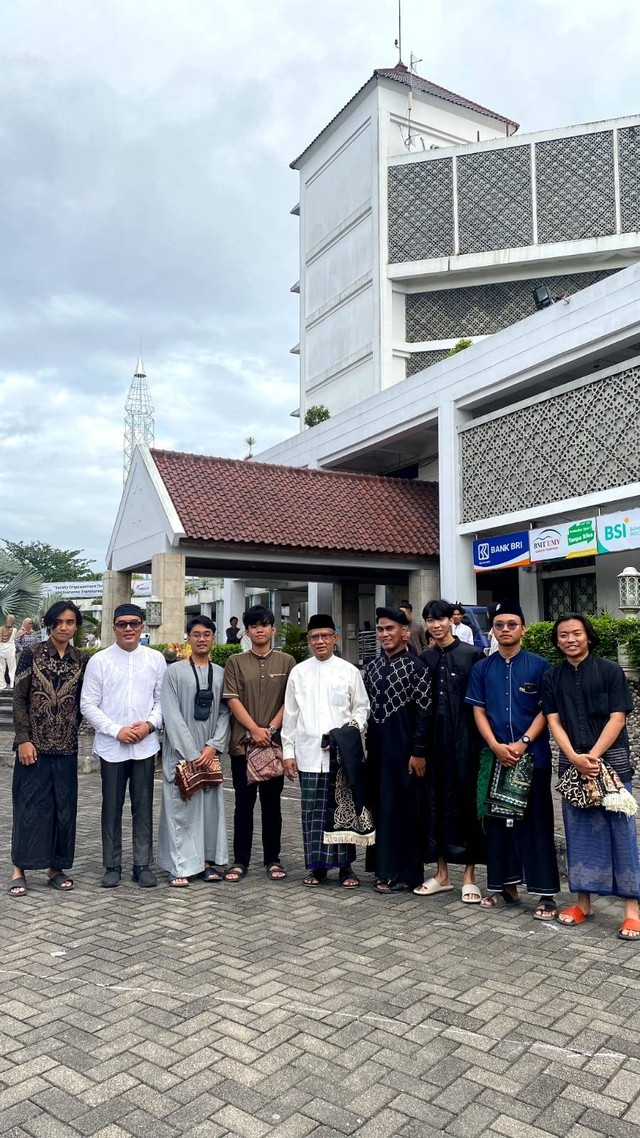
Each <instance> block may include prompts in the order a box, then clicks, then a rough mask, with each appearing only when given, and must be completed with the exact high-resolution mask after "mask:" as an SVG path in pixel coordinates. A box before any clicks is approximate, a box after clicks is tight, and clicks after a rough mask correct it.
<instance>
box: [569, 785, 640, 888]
mask: <svg viewBox="0 0 640 1138" xmlns="http://www.w3.org/2000/svg"><path fill="white" fill-rule="evenodd" d="M624 785H625V786H626V788H627V790H628V791H631V782H625V784H624ZM562 817H563V821H564V831H565V834H566V838H567V866H568V871H569V874H568V876H569V889H570V890H571V892H572V893H598V894H600V896H601V897H609V896H613V897H629V898H632V899H635V898H637V899H640V858H639V857H638V838H637V833H636V819H635V818H627V816H626V814H616V813H614V812H613V811H611V810H605V809H604V807H603V806H593V807H591V809H589V810H580V809H578V807H577V806H571V805H570V804H569V803H568V802H567V801H566V799H564V798H563V800H562Z"/></svg>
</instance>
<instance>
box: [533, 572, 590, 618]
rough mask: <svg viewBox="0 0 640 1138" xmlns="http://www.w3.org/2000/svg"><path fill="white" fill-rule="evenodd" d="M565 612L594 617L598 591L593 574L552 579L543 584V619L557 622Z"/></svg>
mask: <svg viewBox="0 0 640 1138" xmlns="http://www.w3.org/2000/svg"><path fill="white" fill-rule="evenodd" d="M566 612H581V613H584V614H585V616H595V615H596V614H597V612H598V590H597V587H596V575H595V573H584V574H579V575H577V576H575V577H552V578H551V580H550V581H545V582H544V618H545V620H557V619H558V617H559V616H563V614H564V613H566Z"/></svg>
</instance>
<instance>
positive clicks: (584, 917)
mask: <svg viewBox="0 0 640 1138" xmlns="http://www.w3.org/2000/svg"><path fill="white" fill-rule="evenodd" d="M592 916H593V913H584V912H583V911H582V909H581V908H580V906H579V905H570V906H569V908H568V909H563V910H562V911H561V912H560V913H558V924H559V925H562V926H563V927H564V928H565V929H575V927H576V925H583V924H584V922H585V921H590V920H591V918H592ZM563 917H569V918H570V919H569V920H568V921H563V920H562V918H563Z"/></svg>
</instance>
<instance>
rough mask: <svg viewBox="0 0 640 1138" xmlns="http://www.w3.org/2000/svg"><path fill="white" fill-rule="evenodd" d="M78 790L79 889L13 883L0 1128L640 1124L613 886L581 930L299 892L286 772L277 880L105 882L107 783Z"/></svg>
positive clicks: (562, 1132) (252, 1132)
mask: <svg viewBox="0 0 640 1138" xmlns="http://www.w3.org/2000/svg"><path fill="white" fill-rule="evenodd" d="M10 785H11V771H10V770H8V769H6V768H2V769H0V795H1V797H0V821H1V825H2V829H1V831H0V836H1V839H2V866H3V869H4V870H5V871H6V875H7V876H8V863H9V855H8V845H9V836H10V824H11V818H10ZM80 791H81V794H80V799H81V804H80V819H79V838H78V857H77V861H76V865H75V867H74V876H75V879H76V888H75V890H74V892H73V893H72V894H70V895H68V896H64V895H62V894H61V893H58V892H54V891H53V890H52V889H49V888H47V887H46V885H45V882H44V874H36V873H32V874H30V875H29V884H30V891H29V894H28V895H27V897H26V898H22V899H12V898H9V897H7V896H6V894H3V895H2V897H0V908H1V913H2V921H1V930H2V931H1V934H0V936H1V944H2V949H3V951H2V959H1V965H0V986H1V991H2V1012H1V1018H0V1136H2V1138H23V1136H24V1138H26V1136H31V1138H79V1136H83V1135H84V1136H86V1138H131V1136H132V1135H133V1136H140V1138H174V1136H178V1135H190V1136H193V1138H223V1136H224V1135H234V1136H239V1138H262V1136H263V1135H269V1136H271V1138H306V1136H307V1135H309V1136H313V1138H329V1136H335V1135H351V1134H353V1135H358V1136H360V1138H388V1136H391V1135H399V1136H401V1138H413V1136H415V1138H429V1136H430V1135H433V1134H436V1133H445V1134H450V1135H457V1136H458V1138H475V1136H476V1135H483V1134H493V1135H502V1136H506V1138H544V1135H559V1136H562V1138H565V1136H566V1138H593V1136H594V1135H607V1136H610V1138H626V1136H631V1135H640V1018H639V1017H638V1011H639V1008H640V946H639V947H638V949H636V947H635V946H632V945H629V944H622V943H620V942H619V941H617V940H616V939H615V938H614V932H615V929H616V921H617V919H618V918H619V915H620V914H619V907H618V906H616V905H615V904H614V903H613V902H600V903H599V904H598V917H597V920H596V921H594V922H592V923H591V924H590V925H588V926H586V927H583V928H580V929H577V930H575V931H571V930H565V929H561V928H559V927H558V926H557V925H553V926H544V925H542V924H540V923H538V922H533V921H532V920H531V905H530V904H529V903H527V904H526V905H525V906H523V907H522V909H521V910H520V911H516V912H500V913H485V912H480V911H479V910H478V909H477V908H469V907H465V906H463V905H462V904H461V903H460V900H459V891H458V889H456V890H455V891H454V892H453V893H450V894H444V895H443V896H440V897H435V898H431V899H429V900H421V899H418V898H416V897H413V896H391V897H379V896H377V895H376V894H374V893H373V891H372V889H371V880H370V877H368V876H367V875H364V876H363V887H362V888H361V889H359V890H354V891H353V892H349V891H347V890H345V889H341V888H340V887H339V886H338V885H337V883H335V882H332V883H331V884H328V885H326V886H323V887H322V888H320V889H317V890H313V891H312V890H304V889H302V888H301V886H300V879H301V877H302V875H303V869H302V851H301V839H300V831H299V803H298V801H297V799H296V794H295V791H291V790H287V792H286V793H287V801H286V803H285V805H284V808H283V809H284V815H285V847H284V860H285V863H286V865H287V867H288V868H289V870H290V871H291V877H290V878H289V879H288V880H287V881H286V882H284V883H282V884H277V883H270V882H268V881H267V880H266V877H265V875H264V872H263V870H262V868H261V867H260V866H259V865H256V866H254V867H253V868H252V870H251V872H250V874H249V876H248V878H247V879H246V880H245V881H243V882H242V883H241V884H239V885H237V886H233V885H226V884H222V885H205V884H203V883H200V882H198V883H194V884H192V885H191V886H190V888H189V889H188V890H184V891H181V892H176V891H171V890H169V889H168V888H167V887H166V886H165V885H164V883H162V884H161V885H160V886H159V887H158V888H157V889H155V890H141V889H139V888H138V887H137V886H135V885H133V884H132V883H131V882H130V881H129V880H128V872H127V870H125V873H124V875H123V877H124V880H123V884H122V885H121V886H120V888H119V889H117V890H113V891H111V890H108V891H107V890H103V889H100V888H99V886H98V881H99V876H100V873H101V866H100V845H99V811H100V784H99V780H98V779H97V778H96V777H95V775H84V776H81V779H80ZM227 793H228V792H227ZM157 798H159V795H157ZM231 807H232V796H231V794H230V793H228V799H227V808H228V813H229V814H231ZM125 865H126V866H127V867H128V866H130V853H129V852H127V853H126V855H125ZM456 880H458V878H456Z"/></svg>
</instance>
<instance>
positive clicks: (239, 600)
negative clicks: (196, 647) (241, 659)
mask: <svg viewBox="0 0 640 1138" xmlns="http://www.w3.org/2000/svg"><path fill="white" fill-rule="evenodd" d="M246 592H247V590H246V582H245V581H244V580H235V579H234V578H232V577H225V579H224V590H223V595H222V625H223V627H221V628H219V629H218V634H219V636H222V633H223V632H224V631H225V629H227V628H229V621H230V620H231V617H232V616H237V618H238V626H239V628H240V630H241V631H242V632H244V625H243V623H242V614H243V612H245V610H246V608H247V602H246V599H245V598H246ZM220 643H224V640H221V641H220Z"/></svg>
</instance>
